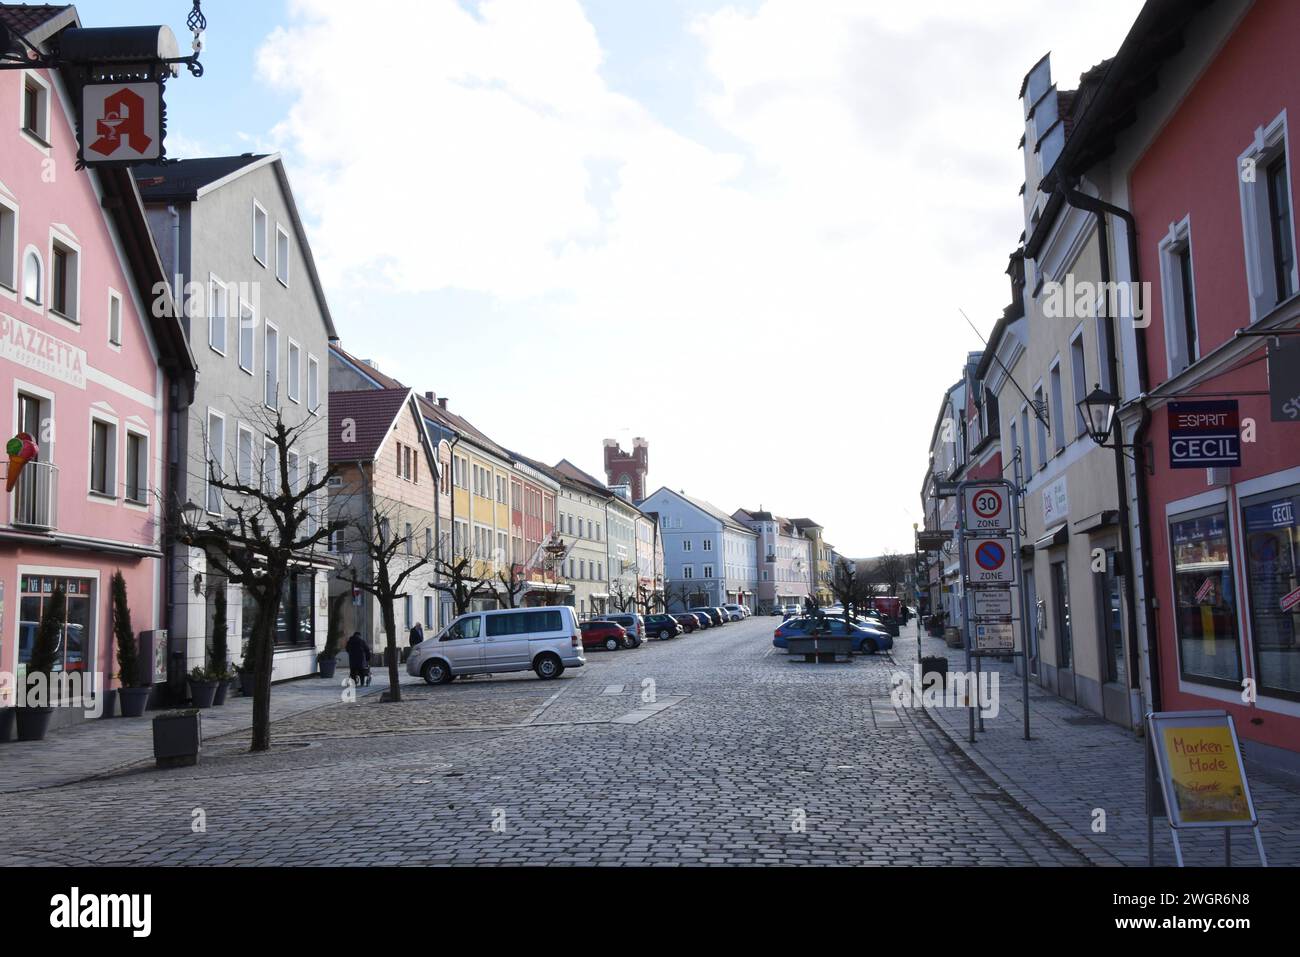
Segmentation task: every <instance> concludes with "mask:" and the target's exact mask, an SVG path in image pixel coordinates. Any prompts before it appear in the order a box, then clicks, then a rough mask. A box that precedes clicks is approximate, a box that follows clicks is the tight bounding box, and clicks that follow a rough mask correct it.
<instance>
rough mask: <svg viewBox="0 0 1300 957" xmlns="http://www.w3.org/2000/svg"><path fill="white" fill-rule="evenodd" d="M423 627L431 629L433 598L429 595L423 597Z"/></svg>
mask: <svg viewBox="0 0 1300 957" xmlns="http://www.w3.org/2000/svg"><path fill="white" fill-rule="evenodd" d="M424 627H425V628H426V629H429V628H432V627H433V598H432V597H430V596H429V595H425V596H424Z"/></svg>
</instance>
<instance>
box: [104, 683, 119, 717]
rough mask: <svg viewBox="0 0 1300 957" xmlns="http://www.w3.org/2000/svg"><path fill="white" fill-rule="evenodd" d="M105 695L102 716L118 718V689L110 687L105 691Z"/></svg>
mask: <svg viewBox="0 0 1300 957" xmlns="http://www.w3.org/2000/svg"><path fill="white" fill-rule="evenodd" d="M103 695H104V710H103V712H102V713H101V714H100V717H101V718H116V717H117V689H116V688H109V689H108V690H107V691H105V692H103Z"/></svg>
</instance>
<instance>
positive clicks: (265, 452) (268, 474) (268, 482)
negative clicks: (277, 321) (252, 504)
mask: <svg viewBox="0 0 1300 957" xmlns="http://www.w3.org/2000/svg"><path fill="white" fill-rule="evenodd" d="M261 480H262V491H263V492H265V493H266V494H267V495H279V494H280V449H279V447H278V446H277V445H276V444H275V440H274V439H273V438H271V437H270V436H269V435H264V436H262V469H261Z"/></svg>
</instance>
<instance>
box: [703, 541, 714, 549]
mask: <svg viewBox="0 0 1300 957" xmlns="http://www.w3.org/2000/svg"><path fill="white" fill-rule="evenodd" d="M703 544H704V550H705V551H706V552H711V551H713V539H711V538H706V539H704V543H703Z"/></svg>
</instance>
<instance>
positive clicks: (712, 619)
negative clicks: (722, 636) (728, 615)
mask: <svg viewBox="0 0 1300 957" xmlns="http://www.w3.org/2000/svg"><path fill="white" fill-rule="evenodd" d="M690 610H691V611H697V612H699V613H700V614H701V615H708V616H709V624H710V625H720V624H722V622H723V617H722V612H721V611H719V610H718V609H716V608H706V607H704V606H703V605H701V606H700V607H698V608H692V609H690Z"/></svg>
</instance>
